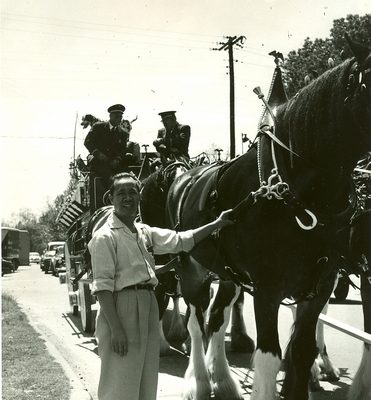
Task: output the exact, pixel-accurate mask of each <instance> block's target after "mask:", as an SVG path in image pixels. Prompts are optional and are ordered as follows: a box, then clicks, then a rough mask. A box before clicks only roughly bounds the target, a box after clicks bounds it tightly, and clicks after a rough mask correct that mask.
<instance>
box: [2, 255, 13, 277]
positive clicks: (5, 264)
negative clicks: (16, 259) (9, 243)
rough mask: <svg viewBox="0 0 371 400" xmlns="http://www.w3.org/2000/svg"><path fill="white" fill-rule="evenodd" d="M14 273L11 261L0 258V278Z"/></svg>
mask: <svg viewBox="0 0 371 400" xmlns="http://www.w3.org/2000/svg"><path fill="white" fill-rule="evenodd" d="M11 272H14V265H13V263H12V262H11V261H9V260H5V258H1V276H3V275H4V274H10V273H11Z"/></svg>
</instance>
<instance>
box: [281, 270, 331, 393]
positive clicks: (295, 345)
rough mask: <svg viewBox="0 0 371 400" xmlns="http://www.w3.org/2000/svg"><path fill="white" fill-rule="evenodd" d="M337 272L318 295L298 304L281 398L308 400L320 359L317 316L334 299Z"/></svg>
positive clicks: (288, 349)
mask: <svg viewBox="0 0 371 400" xmlns="http://www.w3.org/2000/svg"><path fill="white" fill-rule="evenodd" d="M335 276H336V271H333V273H332V276H328V279H326V282H324V283H323V284H322V285H321V287H318V295H317V296H316V297H315V298H314V299H311V300H308V301H304V302H301V303H299V304H298V307H297V314H296V321H295V324H294V331H293V334H292V335H291V339H290V342H289V345H288V346H287V350H286V355H285V365H286V375H285V380H284V383H283V387H282V393H281V394H282V395H283V396H284V398H285V399H286V400H307V399H308V395H309V394H308V383H309V378H310V371H311V367H312V365H313V362H314V359H315V357H316V355H317V345H316V325H317V321H318V316H319V314H320V312H321V310H322V308H323V307H324V305H325V304H326V302H327V300H328V298H329V297H330V295H331V292H332V289H333V287H334V286H333V283H334V280H335Z"/></svg>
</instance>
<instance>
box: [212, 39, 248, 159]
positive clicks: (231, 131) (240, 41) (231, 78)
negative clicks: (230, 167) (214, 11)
mask: <svg viewBox="0 0 371 400" xmlns="http://www.w3.org/2000/svg"><path fill="white" fill-rule="evenodd" d="M226 38H227V39H228V40H227V41H226V42H225V43H219V44H221V47H220V48H218V49H215V50H219V51H221V50H228V58H229V135H230V157H231V159H232V158H234V157H235V156H236V139H235V112H234V63H233V46H234V45H237V46H238V47H242V45H243V41H244V39H245V36H238V37H237V36H232V37H231V36H227V37H226ZM213 50H214V49H213Z"/></svg>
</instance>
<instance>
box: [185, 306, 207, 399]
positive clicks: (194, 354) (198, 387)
mask: <svg viewBox="0 0 371 400" xmlns="http://www.w3.org/2000/svg"><path fill="white" fill-rule="evenodd" d="M189 308H190V314H189V319H188V324H187V327H188V331H189V334H190V337H191V340H192V345H191V354H190V356H189V364H188V368H187V370H186V372H185V375H184V381H185V387H184V390H183V396H182V397H183V400H209V399H210V396H211V384H210V381H209V373H208V370H207V367H206V362H205V350H204V345H203V329H202V325H203V318H202V323H201V321H200V317H201V316H200V312H201V310H200V308H196V306H194V305H192V304H190V307H189Z"/></svg>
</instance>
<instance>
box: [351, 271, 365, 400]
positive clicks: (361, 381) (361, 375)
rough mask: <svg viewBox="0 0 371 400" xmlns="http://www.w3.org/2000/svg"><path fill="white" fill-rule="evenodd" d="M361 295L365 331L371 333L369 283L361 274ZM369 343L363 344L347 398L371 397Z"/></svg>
mask: <svg viewBox="0 0 371 400" xmlns="http://www.w3.org/2000/svg"><path fill="white" fill-rule="evenodd" d="M361 297H362V308H363V318H364V327H365V332H367V333H371V284H370V283H369V282H368V280H367V279H366V277H365V276H363V274H361ZM370 376H371V345H370V344H367V343H364V344H363V355H362V360H361V364H360V366H359V367H358V371H357V373H356V375H355V376H354V379H353V383H352V386H351V388H350V390H349V395H348V399H349V400H361V399H362V400H363V399H367V400H369V399H371V379H370Z"/></svg>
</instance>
